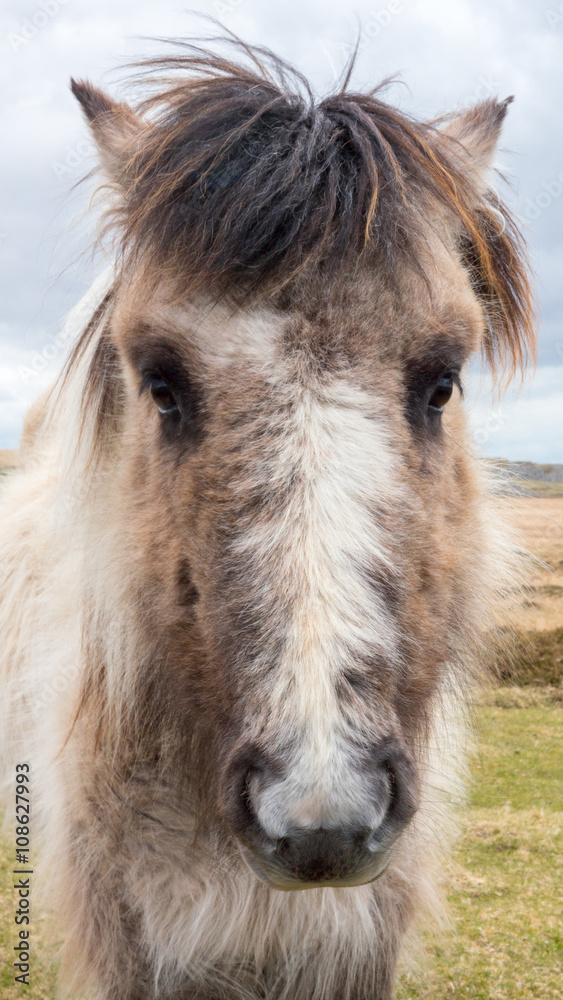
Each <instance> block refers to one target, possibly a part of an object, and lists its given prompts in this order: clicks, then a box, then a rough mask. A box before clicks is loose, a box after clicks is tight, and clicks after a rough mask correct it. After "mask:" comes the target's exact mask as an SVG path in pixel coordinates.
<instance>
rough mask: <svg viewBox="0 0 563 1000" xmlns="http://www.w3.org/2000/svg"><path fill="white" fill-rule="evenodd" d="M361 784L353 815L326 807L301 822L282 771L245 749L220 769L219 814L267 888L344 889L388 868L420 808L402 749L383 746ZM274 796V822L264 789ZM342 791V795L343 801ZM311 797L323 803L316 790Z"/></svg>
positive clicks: (411, 775)
mask: <svg viewBox="0 0 563 1000" xmlns="http://www.w3.org/2000/svg"><path fill="white" fill-rule="evenodd" d="M370 759H371V768H370V769H369V770H368V771H367V774H366V775H365V776H364V778H365V780H364V781H363V782H361V783H359V785H358V787H362V788H363V789H364V800H363V801H358V802H357V803H356V808H355V810H354V815H351V814H350V813H349V812H348V814H347V815H346V817H345V818H344V815H343V813H344V811H341V813H340V814H339V813H338V808H337V805H336V803H338V801H339V795H338V788H337V789H336V793H335V795H334V803H335V804H334V806H333V813H332V815H331V814H330V811H328V812H327V810H326V809H323V810H322V812H321V811H319V815H318V817H315V816H313V815H311V814H309V815H308V816H307V820H306V822H301V823H299V822H295V814H296V810H295V809H294V808H292V803H291V798H288V799H286V797H285V795H284V791H283V789H284V775H283V773H282V772H281V770H280V768H279V767H277V766H272V765H270V764H269V763H268V762H267V761H266V758H265V757H264V755H263V754H261V753H256V752H246V753H244V754H242V755H240V756H238V758H237V759H235V760H233V761H232V762H231V765H230V766H229V767H228V768H227V771H226V773H225V779H226V780H225V781H224V783H223V795H222V800H223V801H222V807H223V808H222V812H223V815H224V817H225V819H226V820H227V822H228V824H229V826H230V828H231V830H232V832H233V833H234V834H235V836H236V838H237V840H238V842H239V845H240V847H241V851H242V855H243V858H244V860H245V861H246V863H247V865H248V866H249V868H250V869H251V870H252V872H253V873H254V874H255V875H256V876H257V877H258V878H259V879H260V880H261V881H263V882H265V883H266V884H267V885H269V886H270V887H271V888H274V889H280V890H285V891H295V890H299V889H310V888H319V887H321V886H333V887H335V888H336V887H347V886H358V885H363V884H365V883H367V882H373V881H374V880H375V879H377V878H379V877H380V876H381V875H383V874H384V872H385V870H386V869H387V867H388V865H389V862H390V858H391V854H392V851H393V846H394V844H395V842H396V841H397V840H398V838H399V837H400V835H401V833H402V832H403V830H404V829H405V828H406V826H407V825H408V824H409V822H410V820H411V819H412V817H413V816H414V814H415V812H416V809H417V807H418V781H417V778H416V775H415V772H414V768H413V765H412V764H411V763H410V761H409V760H408V758H407V757H406V755H405V754H404V752H402V751H401V750H399V749H397V748H391V747H390V745H389V743H386V744H385V746H383V745H382V746H380V747H379V748H378V749H377V751H375V752H374V753H373V754H372V756H371V758H370ZM266 791H268V792H269V793H270V797H271V795H272V792H273V795H274V798H275V799H276V802H277V809H276V821H275V823H272V822H271V817H268V816H267V815H266V810H265V808H264V798H265V792H266ZM344 791H345V789H344V788H343V789H342V800H344ZM312 792H313V794H312V795H311V800H312V801H317V802H318V801H320V799H319V796H318V795H315V793H314V789H313V790H312Z"/></svg>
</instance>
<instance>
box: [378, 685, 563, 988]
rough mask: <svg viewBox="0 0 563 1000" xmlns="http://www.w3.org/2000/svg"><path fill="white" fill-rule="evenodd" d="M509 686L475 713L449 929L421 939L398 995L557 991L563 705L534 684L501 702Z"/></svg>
mask: <svg viewBox="0 0 563 1000" xmlns="http://www.w3.org/2000/svg"><path fill="white" fill-rule="evenodd" d="M510 692H512V699H513V700H514V701H516V702H518V697H519V696H518V692H517V689H500V690H499V692H498V696H500V700H501V704H500V705H499V704H495V703H494V701H495V693H489V695H488V700H489V701H491V702H492V703H491V704H486V705H483V706H481V707H480V708H479V710H478V713H477V722H478V736H479V740H478V743H479V748H478V750H477V751H476V753H475V755H474V760H473V766H472V774H473V785H472V797H471V803H470V808H469V809H468V810H467V812H466V814H465V817H464V819H463V824H462V835H461V837H460V839H459V842H458V846H457V849H456V851H455V854H454V859H453V865H454V868H453V878H452V879H451V880H450V891H449V893H448V898H449V907H450V914H451V917H452V928H451V930H450V931H449V932H447V933H446V934H444V936H443V938H442V939H440V942H439V943H438V944H437V943H436V942H431V941H429V942H428V953H429V954H428V962H427V966H426V967H425V968H424V969H423V970H422V971H420V972H418V973H417V974H410V975H405V976H403V977H402V980H401V982H400V986H399V989H398V992H397V1000H452V998H455V1000H458V998H464V1000H524V998H525V1000H561V997H562V996H563V991H562V983H563V920H562V916H563V914H562V903H561V886H562V884H563V741H562V740H561V732H562V730H563V707H562V706H561V704H560V703H559V704H558V702H557V699H556V698H555V699H554V698H553V697H550V696H549V693H548V691H547V690H546V689H543V688H542V689H539V690H537V691H536V692H534V689H528V690H527V691H526V689H524V692H523V698H522V700H523V701H524V705H522V704H521V705H520V707H508V706H507V704H506V703H505V704H503V703H502V699H503V696H505V695H507V694H509V695H510ZM534 694H535V695H536V696H535V697H534ZM554 694H557V692H554ZM507 701H508V703H509V699H507ZM526 703H527V707H525V705H526Z"/></svg>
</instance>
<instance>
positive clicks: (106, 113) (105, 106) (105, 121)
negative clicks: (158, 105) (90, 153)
mask: <svg viewBox="0 0 563 1000" xmlns="http://www.w3.org/2000/svg"><path fill="white" fill-rule="evenodd" d="M70 89H71V90H72V93H73V94H74V96H75V97H76V99H77V101H78V103H79V104H80V106H81V108H82V111H83V112H84V116H85V118H86V121H87V122H88V124H89V126H90V128H91V130H92V134H93V136H94V141H95V143H96V146H97V148H98V152H99V154H100V159H101V162H102V166H103V167H104V169H105V171H106V173H107V174H108V176H109V177H110V178H111V179H112V180H113V181H116V182H117V183H118V184H119V185H122V186H124V187H125V186H127V181H128V165H129V163H130V160H131V157H132V155H133V153H134V152H135V149H136V146H137V140H138V137H139V135H140V134H141V132H142V130H143V128H144V123H143V122H142V121H141V119H140V118H139V117H138V116H137V115H136V114H135V112H134V111H133V110H132V109H131V108H130V107H129V105H128V104H120V103H119V102H117V101H113V100H112V99H111V97H108V96H107V94H104V93H103V91H101V90H98V89H97V87H94V86H93V85H92V84H91V83H88V82H87V81H84V80H73V79H71V81H70Z"/></svg>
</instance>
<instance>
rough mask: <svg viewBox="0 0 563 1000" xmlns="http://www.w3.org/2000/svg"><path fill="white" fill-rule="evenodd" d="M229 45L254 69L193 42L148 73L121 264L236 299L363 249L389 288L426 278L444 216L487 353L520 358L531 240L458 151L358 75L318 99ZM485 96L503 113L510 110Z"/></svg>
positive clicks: (125, 179)
mask: <svg viewBox="0 0 563 1000" xmlns="http://www.w3.org/2000/svg"><path fill="white" fill-rule="evenodd" d="M231 44H232V45H233V46H234V47H235V51H236V53H238V56H239V57H240V56H241V55H242V56H246V57H247V58H246V64H244V60H243V62H240V61H239V62H236V61H233V59H229V58H226V57H221V56H219V55H217V54H215V53H213V52H210V51H207V50H204V49H201V48H198V47H197V46H194V45H188V44H186V45H184V46H183V47H182V50H181V54H179V55H174V56H170V57H165V58H162V59H149V60H146V61H145V62H143V63H142V64H141V66H142V70H143V73H142V81H141V83H144V85H145V86H150V88H151V92H150V93H149V95H148V96H146V97H145V99H144V100H143V101H142V103H140V104H139V105H138V108H137V110H138V112H139V114H140V116H141V119H142V121H143V127H142V129H141V132H140V134H139V135H138V136H137V139H136V141H135V142H134V143H133V146H132V149H131V150H130V151H129V155H128V156H127V157H126V160H125V162H124V163H123V164H122V169H121V175H120V177H119V182H120V185H121V187H122V189H123V191H124V197H123V198H122V199H120V202H119V204H118V206H117V208H116V207H115V206H114V208H113V209H112V210H111V211H110V212H109V213H108V225H109V226H110V227H113V226H115V227H116V228H115V231H116V233H117V234H118V243H119V247H120V251H121V259H122V263H123V264H124V267H125V269H126V270H129V273H130V274H134V275H135V276H136V277H137V278H138V277H139V272H140V271H141V272H142V274H143V278H144V279H145V278H148V279H149V280H151V281H154V282H158V281H162V280H163V279H169V280H171V281H172V283H173V284H174V286H175V287H176V288H177V289H178V290H179V293H180V295H182V294H187V293H190V292H193V291H194V290H195V289H202V288H203V289H205V291H207V292H211V293H212V294H216V295H221V296H224V297H227V298H230V299H231V300H234V301H235V302H237V303H239V304H240V303H241V302H244V301H248V300H249V299H251V298H254V297H255V296H256V295H260V296H263V295H264V294H266V295H268V294H271V293H272V292H273V291H276V290H278V289H280V288H281V287H284V286H288V285H291V283H292V282H293V281H294V280H295V279H296V278H297V277H298V276H300V277H302V276H303V275H307V274H308V273H312V272H313V271H316V273H317V275H318V274H319V272H320V274H321V275H322V274H325V275H326V276H327V279H328V278H330V276H334V275H335V274H337V273H338V271H339V270H340V269H341V268H342V267H343V266H349V267H354V266H355V265H356V264H357V262H358V261H359V260H360V258H363V259H364V260H365V259H366V258H367V257H368V256H369V257H370V259H373V260H374V261H377V263H378V266H380V267H383V268H384V270H385V273H387V274H388V276H389V280H390V281H393V279H394V275H395V273H396V264H397V258H398V257H400V258H402V259H406V260H407V261H408V262H409V263H410V264H411V265H412V266H414V267H416V268H417V269H418V270H419V271H421V272H423V273H425V274H428V281H429V284H431V283H432V274H431V273H428V272H429V270H430V272H431V268H429V262H428V261H427V260H425V256H424V255H425V246H426V245H427V240H426V239H425V238H424V233H425V232H427V229H428V225H429V224H431V219H432V218H433V217H435V218H436V219H437V217H440V216H443V214H444V213H445V215H446V217H447V219H448V220H449V225H450V226H451V227H452V228H453V230H454V239H455V238H457V241H458V247H459V255H460V260H461V261H462V263H463V264H464V266H465V267H466V268H467V270H468V272H469V274H470V277H471V280H472V283H473V285H474V287H475V290H476V291H477V293H478V295H479V297H480V299H481V301H482V302H483V305H484V306H485V312H486V316H487V318H488V326H489V331H488V334H487V336H486V338H485V341H484V351H485V354H486V355H487V357H488V360H489V361H490V362H491V363H493V364H494V363H495V362H496V361H501V362H507V364H508V368H509V369H510V370H514V369H515V368H516V367H517V366H518V365H520V364H521V363H522V361H523V359H524V357H525V355H526V353H527V350H528V349H529V347H530V345H531V341H532V334H531V319H532V311H531V304H530V292H529V286H528V279H527V270H526V262H525V258H524V256H523V247H522V244H521V240H520V237H519V233H518V231H517V228H516V227H515V225H514V223H513V221H512V219H511V218H510V215H509V213H508V210H507V209H506V206H504V205H502V204H501V203H500V201H499V200H498V198H497V197H496V196H495V195H493V194H492V192H489V193H488V194H486V195H484V194H483V193H482V191H480V190H479V189H478V184H477V180H476V175H475V173H474V172H473V171H471V170H470V169H467V164H466V162H464V159H463V156H462V155H460V143H459V142H458V141H457V140H456V139H454V138H452V137H451V136H448V135H446V134H444V133H443V132H442V131H440V130H439V129H438V128H437V127H436V123H432V122H421V121H416V120H415V119H413V118H411V117H409V116H408V115H407V114H406V113H404V112H403V111H399V110H398V109H397V108H393V107H391V106H390V105H389V104H387V103H385V102H384V101H383V100H381V97H380V93H381V89H382V86H384V85H380V86H379V87H377V88H375V89H374V90H372V91H370V92H368V93H366V94H360V93H352V92H349V91H348V90H347V85H348V81H349V77H350V73H351V69H352V66H350V67H349V71H348V73H347V75H346V80H345V81H344V84H343V85H342V87H341V89H340V90H339V91H338V92H337V93H335V94H333V95H331V96H329V97H327V98H325V99H323V100H321V101H316V100H315V97H314V95H313V93H312V91H311V89H310V87H309V85H308V83H307V81H306V80H305V78H304V77H303V76H302V75H301V74H299V73H298V72H297V71H296V70H295V69H294V68H292V67H291V66H289V65H288V64H287V63H285V62H284V61H283V60H281V59H279V58H278V57H276V56H274V55H273V54H272V53H271V52H269V51H268V50H265V49H262V48H249V47H247V46H243V45H242V44H239V43H237V42H236V41H232V43H231ZM248 63H249V65H248ZM73 89H74V92H75V94H76V96H77V97H78V98H79V99H80V100H81V102H82V103H83V106H84V105H85V104H86V103H89V105H90V107H89V117H90V119H91V120H92V118H95V117H96V115H97V116H99V117H100V118H103V116H104V114H105V108H104V106H103V104H100V106H99V107H96V104H95V97H93V96H92V92H89V91H88V86H87V85H83V84H80V83H73ZM490 103H491V107H490V108H488V111H487V114H488V116H489V118H490V117H491V109H492V120H493V121H494V120H495V117H496V119H497V120H501V119H502V118H503V117H504V115H505V113H506V107H507V102H503V103H501V102H498V103H496V102H490ZM493 105H494V106H493ZM441 225H442V229H443V220H442V223H441Z"/></svg>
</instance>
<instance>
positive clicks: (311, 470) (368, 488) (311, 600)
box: [241, 381, 400, 837]
mask: <svg viewBox="0 0 563 1000" xmlns="http://www.w3.org/2000/svg"><path fill="white" fill-rule="evenodd" d="M288 392H289V388H288ZM292 394H293V400H292V407H291V411H290V412H291V416H290V417H289V419H288V422H287V425H286V428H285V434H284V436H283V438H282V444H281V448H280V452H279V454H278V456H277V458H276V474H277V476H279V484H280V487H281V486H282V484H284V483H287V482H288V481H289V480H290V478H291V475H292V473H295V472H296V471H297V473H298V482H297V485H296V488H295V492H294V496H293V497H292V499H291V501H290V502H289V504H288V505H287V506H286V507H285V509H284V510H283V513H282V514H280V516H279V518H278V519H277V520H274V521H273V522H272V521H270V522H269V523H263V524H261V525H260V524H257V525H256V526H255V528H253V530H252V532H250V533H249V534H248V535H247V536H246V538H245V539H244V540H243V541H242V542H241V549H243V550H246V551H247V552H249V551H251V552H252V555H253V561H255V560H256V559H258V560H262V562H263V563H264V564H265V566H266V567H267V569H268V572H269V575H270V576H271V573H272V567H273V568H274V571H275V577H276V586H277V587H279V595H280V600H284V601H286V602H287V599H288V597H289V600H290V603H291V606H292V621H291V625H290V629H289V632H287V631H286V641H285V646H284V651H283V654H282V657H281V661H280V662H279V663H278V664H277V666H276V670H275V679H274V681H273V687H272V688H271V689H270V691H269V693H268V695H267V699H268V706H269V708H270V712H271V718H272V719H273V722H274V726H275V730H276V733H277V734H279V740H280V747H281V748H283V747H284V745H285V746H286V747H287V746H291V745H292V738H293V743H294V744H295V749H294V750H293V751H292V752H293V757H292V759H291V761H290V764H289V767H288V769H287V772H286V776H285V777H284V778H283V780H280V781H278V782H277V783H275V784H272V785H271V786H270V787H269V788H267V789H266V790H265V791H264V792H262V793H261V794H260V796H259V802H258V818H259V821H260V822H261V824H262V826H263V828H264V829H265V830H266V831H267V832H268V833H269V834H270V835H271V836H273V837H279V836H283V835H284V832H285V831H286V830H287V829H288V828H289V827H290V826H291V825H292V824H294V825H299V826H301V827H303V826H305V827H312V828H314V827H318V826H338V825H341V824H345V823H347V822H353V821H354V818H357V819H358V821H361V822H362V825H363V824H364V823H365V821H366V819H368V820H369V822H370V823H371V825H372V826H373V827H375V826H378V825H379V822H380V821H381V819H382V818H383V817H382V815H380V814H379V812H378V809H379V807H378V806H377V805H375V804H373V806H371V813H369V814H366V808H367V807H368V806H370V796H369V792H368V790H367V788H365V787H364V784H363V782H364V780H365V779H364V778H363V777H362V773H361V769H360V768H359V767H358V762H357V760H356V761H355V760H354V752H353V749H352V745H351V742H350V740H349V739H348V738H347V734H346V724H345V720H344V719H343V716H342V711H341V707H340V706H339V703H338V698H337V694H336V683H337V679H338V676H339V674H340V673H341V672H342V670H343V668H347V667H348V668H352V669H354V670H360V671H361V670H362V669H364V667H363V663H364V662H365V660H366V659H367V658H369V657H370V656H373V655H374V653H375V654H376V653H378V652H379V653H381V654H382V655H384V656H385V655H392V653H393V651H394V649H395V648H396V634H395V628H394V622H393V620H392V619H391V617H390V614H389V610H388V608H386V606H385V603H384V600H383V597H380V598H378V595H377V593H376V591H375V589H374V587H373V584H371V583H370V582H369V580H368V579H367V577H366V574H365V572H362V569H364V570H366V569H368V568H370V567H371V568H372V569H379V570H380V571H381V572H382V573H384V572H385V570H386V568H387V567H390V559H389V555H388V553H387V551H386V545H385V538H384V534H383V529H382V527H381V524H380V523H379V520H380V519H379V518H378V509H379V510H382V509H383V510H389V509H390V508H391V509H392V507H393V505H394V504H396V503H398V502H400V499H399V496H398V492H399V491H398V480H397V476H396V468H395V460H394V456H393V454H392V451H391V447H390V444H389V441H388V438H387V435H386V432H385V422H384V417H383V415H382V414H379V413H378V412H377V400H374V399H373V398H372V397H371V396H370V395H368V394H367V393H366V392H364V391H363V390H361V389H359V388H356V387H354V386H351V385H349V384H347V383H345V382H343V381H333V382H332V383H331V384H330V385H329V386H328V387H327V388H326V390H324V391H323V392H322V395H321V393H320V391H319V390H318V389H315V390H314V391H313V390H310V389H308V388H304V387H303V386H301V385H300V386H298V387H295V386H293V387H292ZM381 409H382V410H383V407H381ZM274 486H275V482H274ZM377 735H378V734H376V733H374V734H373V739H374V740H376V739H377Z"/></svg>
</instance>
